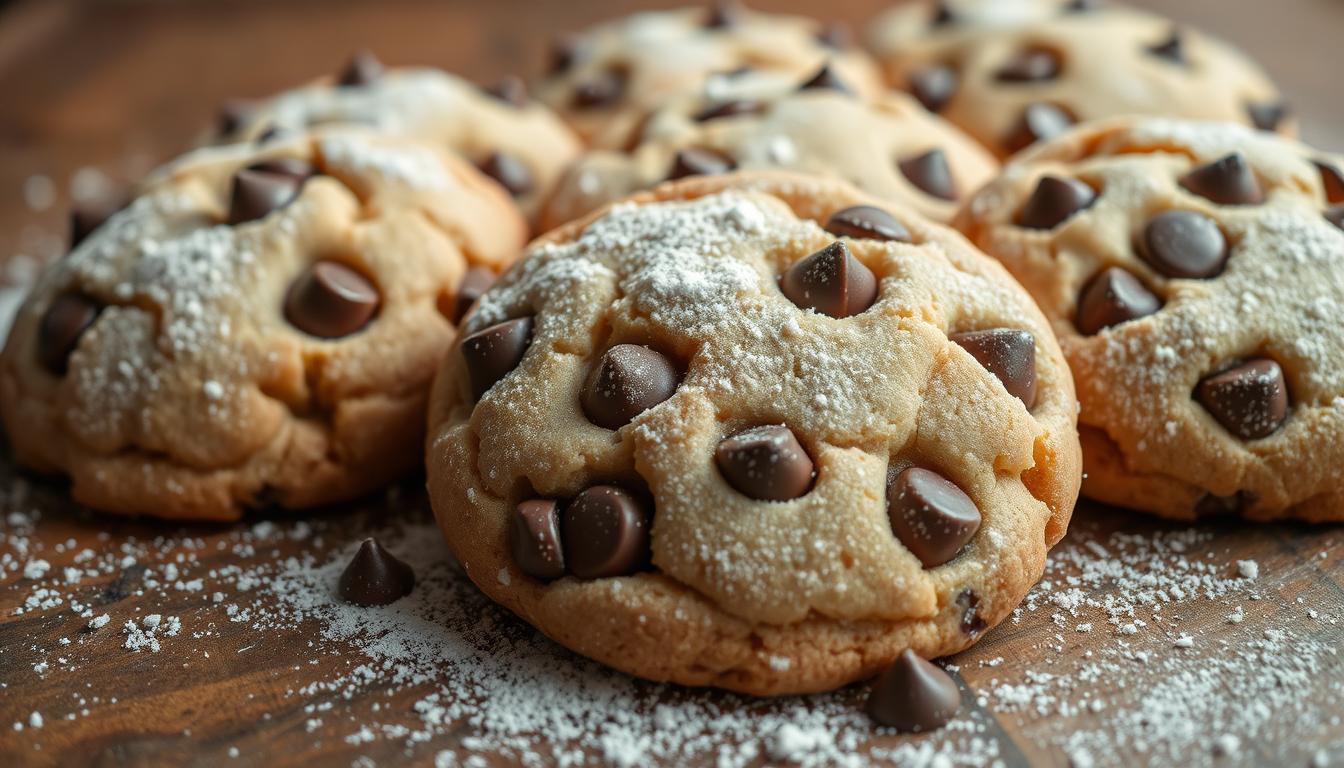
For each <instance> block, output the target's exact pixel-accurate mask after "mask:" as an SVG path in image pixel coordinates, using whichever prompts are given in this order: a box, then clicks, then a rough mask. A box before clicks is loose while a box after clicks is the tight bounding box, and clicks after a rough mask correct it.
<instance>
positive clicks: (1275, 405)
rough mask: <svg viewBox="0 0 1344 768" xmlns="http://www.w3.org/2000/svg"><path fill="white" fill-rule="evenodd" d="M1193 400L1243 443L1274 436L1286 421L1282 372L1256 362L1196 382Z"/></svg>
mask: <svg viewBox="0 0 1344 768" xmlns="http://www.w3.org/2000/svg"><path fill="white" fill-rule="evenodd" d="M1195 399H1197V400H1199V403H1200V405H1203V406H1204V408H1205V409H1206V410H1207V411H1208V412H1209V413H1210V414H1212V415H1213V418H1215V419H1217V420H1218V423H1219V424H1222V425H1223V428H1224V429H1226V430H1227V431H1228V432H1231V433H1232V434H1234V435H1236V436H1237V437H1240V438H1241V439H1243V440H1258V439H1260V438H1262V437H1268V436H1269V435H1272V434H1274V432H1275V431H1277V430H1278V428H1279V427H1280V426H1282V425H1283V421H1284V419H1286V418H1288V385H1287V384H1286V383H1285V382H1284V380H1283V369H1282V368H1280V367H1279V364H1278V363H1276V362H1274V361H1273V360H1267V359H1264V358H1259V359H1256V360H1250V361H1248V362H1245V363H1242V364H1241V365H1238V366H1236V367H1235V368H1229V369H1228V370H1225V371H1222V372H1221V373H1215V374H1213V375H1212V376H1209V377H1207V378H1205V379H1203V380H1202V381H1200V382H1199V386H1198V387H1196V388H1195Z"/></svg>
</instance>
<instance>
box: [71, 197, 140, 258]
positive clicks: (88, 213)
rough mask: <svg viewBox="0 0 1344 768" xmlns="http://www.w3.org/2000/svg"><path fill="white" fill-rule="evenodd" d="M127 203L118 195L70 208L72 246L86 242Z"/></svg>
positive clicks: (77, 204)
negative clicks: (86, 239) (85, 240)
mask: <svg viewBox="0 0 1344 768" xmlns="http://www.w3.org/2000/svg"><path fill="white" fill-rule="evenodd" d="M126 205H127V201H126V199H125V198H123V197H118V196H112V197H109V198H106V199H102V200H91V201H85V202H82V203H76V204H75V205H74V207H73V208H71V209H70V248H71V249H73V248H74V247H75V246H77V245H79V244H80V243H82V242H84V238H86V237H88V236H89V235H91V234H93V233H94V231H95V230H97V229H98V228H99V227H101V226H102V225H103V224H105V223H107V220H108V219H110V218H112V216H113V214H115V213H116V212H117V211H120V210H121V209H122V208H125V207H126Z"/></svg>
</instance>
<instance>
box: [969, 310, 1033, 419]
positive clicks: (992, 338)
mask: <svg viewBox="0 0 1344 768" xmlns="http://www.w3.org/2000/svg"><path fill="white" fill-rule="evenodd" d="M948 338H949V339H951V340H952V341H954V342H956V343H957V344H959V345H960V346H961V348H962V349H964V350H966V351H967V352H970V353H971V357H974V358H975V359H976V361H977V362H979V363H980V365H982V366H984V368H985V370H987V371H989V372H990V373H992V374H994V376H995V377H996V378H997V379H998V380H999V381H1000V382H1002V384H1003V388H1004V389H1006V390H1008V394H1010V395H1012V396H1013V397H1016V398H1017V399H1018V400H1021V401H1022V404H1023V405H1025V406H1027V410H1031V409H1032V408H1034V407H1035V406H1036V337H1035V336H1033V335H1032V334H1031V332H1030V331H1023V330H1020V329H1018V328H990V329H987V330H983V331H966V332H964V333H954V334H952V335H951V336H949V337H948Z"/></svg>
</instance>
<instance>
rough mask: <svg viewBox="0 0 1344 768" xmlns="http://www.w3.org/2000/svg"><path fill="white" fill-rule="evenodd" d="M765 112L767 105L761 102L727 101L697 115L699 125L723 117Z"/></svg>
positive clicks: (696, 119) (749, 100)
mask: <svg viewBox="0 0 1344 768" xmlns="http://www.w3.org/2000/svg"><path fill="white" fill-rule="evenodd" d="M764 111H765V105H764V104H762V103H761V102H759V101H754V100H751V99H738V100H736V101H725V102H723V103H721V104H714V105H712V106H709V107H706V108H705V109H702V110H701V111H699V112H697V113H696V114H695V118H694V119H695V121H696V122H697V123H703V122H707V121H709V120H717V119H719V118H721V117H737V116H738V115H759V114H760V113H762V112H764Z"/></svg>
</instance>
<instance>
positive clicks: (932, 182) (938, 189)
mask: <svg viewBox="0 0 1344 768" xmlns="http://www.w3.org/2000/svg"><path fill="white" fill-rule="evenodd" d="M896 165H897V167H898V168H900V169H901V173H902V175H904V176H905V178H906V179H909V181H910V183H911V184H914V185H915V186H916V187H919V188H920V189H921V190H923V191H925V192H927V193H928V194H930V195H932V196H934V197H937V198H940V199H942V200H956V199H957V185H956V183H955V182H953V181H952V169H951V168H949V167H948V165H947V155H946V154H944V153H943V150H941V149H931V150H929V151H928V152H925V153H924V154H922V155H916V156H914V157H908V158H906V159H904V160H901V161H900V162H899V163H897V164H896Z"/></svg>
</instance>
